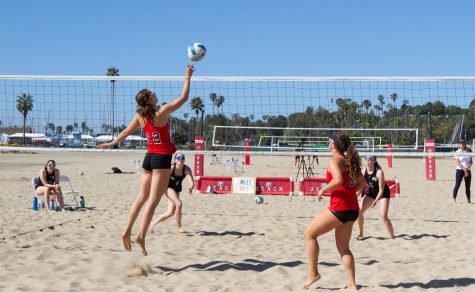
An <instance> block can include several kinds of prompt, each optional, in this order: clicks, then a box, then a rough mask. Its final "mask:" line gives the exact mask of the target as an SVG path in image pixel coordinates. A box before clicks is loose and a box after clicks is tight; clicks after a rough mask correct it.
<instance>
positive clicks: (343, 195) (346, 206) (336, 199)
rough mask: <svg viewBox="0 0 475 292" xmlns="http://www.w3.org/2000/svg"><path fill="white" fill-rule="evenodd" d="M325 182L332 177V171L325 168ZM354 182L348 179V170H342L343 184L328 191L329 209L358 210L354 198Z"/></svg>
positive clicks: (356, 201)
mask: <svg viewBox="0 0 475 292" xmlns="http://www.w3.org/2000/svg"><path fill="white" fill-rule="evenodd" d="M326 179H327V183H330V181H331V180H332V179H333V176H332V173H331V172H329V171H328V170H327V173H326ZM355 187H356V184H355V183H354V182H352V181H351V180H350V175H349V174H348V171H345V172H343V184H342V185H341V186H339V187H338V188H336V189H334V190H333V191H331V193H330V210H333V211H349V210H359V209H360V207H359V205H358V199H357V198H356V189H355Z"/></svg>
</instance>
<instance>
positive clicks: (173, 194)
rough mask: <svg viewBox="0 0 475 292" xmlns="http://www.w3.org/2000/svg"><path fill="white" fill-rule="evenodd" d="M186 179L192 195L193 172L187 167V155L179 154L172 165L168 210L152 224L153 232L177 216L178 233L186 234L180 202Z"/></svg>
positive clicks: (167, 194)
mask: <svg viewBox="0 0 475 292" xmlns="http://www.w3.org/2000/svg"><path fill="white" fill-rule="evenodd" d="M186 177H188V182H189V185H190V187H189V188H188V194H190V195H191V192H192V191H193V188H194V187H195V181H194V179H193V172H192V171H191V168H190V167H189V166H188V165H185V154H178V155H177V156H175V163H173V165H172V174H171V176H170V181H169V182H168V189H167V191H166V193H165V195H166V196H167V198H168V209H167V211H166V212H165V213H163V214H162V215H160V217H158V219H157V220H155V221H154V222H153V223H152V228H151V231H152V232H153V228H154V227H155V226H156V225H157V224H158V223H160V222H163V221H165V220H167V219H168V218H170V217H172V216H173V215H174V214H175V215H176V224H177V226H178V231H180V232H181V233H185V232H186V231H185V229H184V228H183V226H182V225H181V218H182V216H181V214H182V207H183V203H182V202H181V200H180V193H181V191H182V183H183V180H184V179H185V178H186Z"/></svg>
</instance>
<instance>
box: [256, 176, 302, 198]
mask: <svg viewBox="0 0 475 292" xmlns="http://www.w3.org/2000/svg"><path fill="white" fill-rule="evenodd" d="M294 189H295V185H294V181H293V180H292V178H291V177H263V176H260V177H259V176H258V177H256V194H257V195H282V196H289V195H292V194H293V193H294Z"/></svg>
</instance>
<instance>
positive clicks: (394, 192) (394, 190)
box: [384, 179, 401, 197]
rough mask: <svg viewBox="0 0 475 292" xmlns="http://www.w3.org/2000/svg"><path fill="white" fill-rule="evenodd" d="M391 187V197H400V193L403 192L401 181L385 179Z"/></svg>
mask: <svg viewBox="0 0 475 292" xmlns="http://www.w3.org/2000/svg"><path fill="white" fill-rule="evenodd" d="M384 182H385V183H386V184H387V185H388V187H389V195H390V196H391V197H399V193H400V192H401V188H400V186H399V182H398V181H397V180H395V179H391V180H385V181H384Z"/></svg>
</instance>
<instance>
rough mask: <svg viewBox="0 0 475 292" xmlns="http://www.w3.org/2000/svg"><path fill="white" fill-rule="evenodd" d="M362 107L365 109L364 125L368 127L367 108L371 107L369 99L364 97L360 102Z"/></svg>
mask: <svg viewBox="0 0 475 292" xmlns="http://www.w3.org/2000/svg"><path fill="white" fill-rule="evenodd" d="M362 105H363V107H364V108H365V109H366V124H367V125H366V126H367V127H369V109H370V107H371V100H369V99H365V100H363V103H362Z"/></svg>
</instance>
